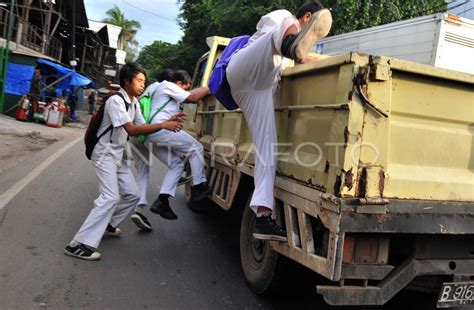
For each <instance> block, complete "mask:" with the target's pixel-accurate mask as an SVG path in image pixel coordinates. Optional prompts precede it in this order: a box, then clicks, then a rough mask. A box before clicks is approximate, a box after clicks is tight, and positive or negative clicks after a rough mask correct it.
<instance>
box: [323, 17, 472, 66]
mask: <svg viewBox="0 0 474 310" xmlns="http://www.w3.org/2000/svg"><path fill="white" fill-rule="evenodd" d="M315 50H316V52H318V53H321V54H327V55H336V54H344V53H347V52H362V53H367V54H371V55H381V56H389V57H393V58H398V59H403V60H408V61H413V62H417V63H421V64H426V65H432V66H435V67H439V68H445V69H450V70H456V71H461V72H466V73H470V74H474V21H473V20H470V19H467V18H462V17H458V16H455V15H450V14H445V13H438V14H433V15H427V16H422V17H417V18H413V19H409V20H404V21H400V22H395V23H390V24H386V25H381V26H376V27H371V28H367V29H362V30H358V31H354V32H349V33H344V34H340V35H337V36H332V37H328V38H325V39H323V40H321V41H319V42H318V44H317V45H316V48H315Z"/></svg>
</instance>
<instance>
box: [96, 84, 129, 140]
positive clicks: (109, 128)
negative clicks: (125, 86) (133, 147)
mask: <svg viewBox="0 0 474 310" xmlns="http://www.w3.org/2000/svg"><path fill="white" fill-rule="evenodd" d="M113 96H119V97H120V98H122V100H123V102H124V103H125V110H126V111H127V112H128V109H129V108H130V104H129V103H128V102H127V100H125V97H124V96H123V94H122V93H120V92H116V93H113V94H112V95H110V96H109V97H108V98H107V100H105V102H104V110H105V104H106V103H107V101H109V99H110V98H112V97H113ZM109 131H110V143H112V134H113V133H114V126H113V125H110V126H109V127H107V129H106V130H104V132H103V133H101V134H100V135H99V136H98V137H97V138H98V140H100V138H102V136H104V135H105V134H106V133H107V132H109ZM129 139H130V137H129V136H128V134H127V141H128V140H129Z"/></svg>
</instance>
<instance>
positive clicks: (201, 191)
mask: <svg viewBox="0 0 474 310" xmlns="http://www.w3.org/2000/svg"><path fill="white" fill-rule="evenodd" d="M210 194H212V188H210V187H209V186H207V183H205V182H204V183H201V184H198V185H194V186H193V187H191V197H192V200H193V201H194V202H198V201H202V200H204V199H206V198H207V197H208V196H209V195H210Z"/></svg>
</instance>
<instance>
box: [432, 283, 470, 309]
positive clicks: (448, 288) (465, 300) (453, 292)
mask: <svg viewBox="0 0 474 310" xmlns="http://www.w3.org/2000/svg"><path fill="white" fill-rule="evenodd" d="M464 305H474V282H452V283H443V287H442V288H441V292H440V293H439V298H438V308H449V307H456V306H464Z"/></svg>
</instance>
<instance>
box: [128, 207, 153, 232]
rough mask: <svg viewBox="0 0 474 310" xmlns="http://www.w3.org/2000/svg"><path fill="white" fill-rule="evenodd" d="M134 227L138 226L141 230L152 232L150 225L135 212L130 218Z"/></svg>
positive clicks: (143, 217) (141, 215)
mask: <svg viewBox="0 0 474 310" xmlns="http://www.w3.org/2000/svg"><path fill="white" fill-rule="evenodd" d="M130 218H131V219H132V221H133V222H134V223H135V225H137V226H138V228H140V229H141V230H146V231H152V230H153V228H151V224H150V222H149V221H148V219H147V218H146V217H145V216H144V215H143V214H141V213H139V212H135V213H134V214H133V215H132V216H131V217H130Z"/></svg>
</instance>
